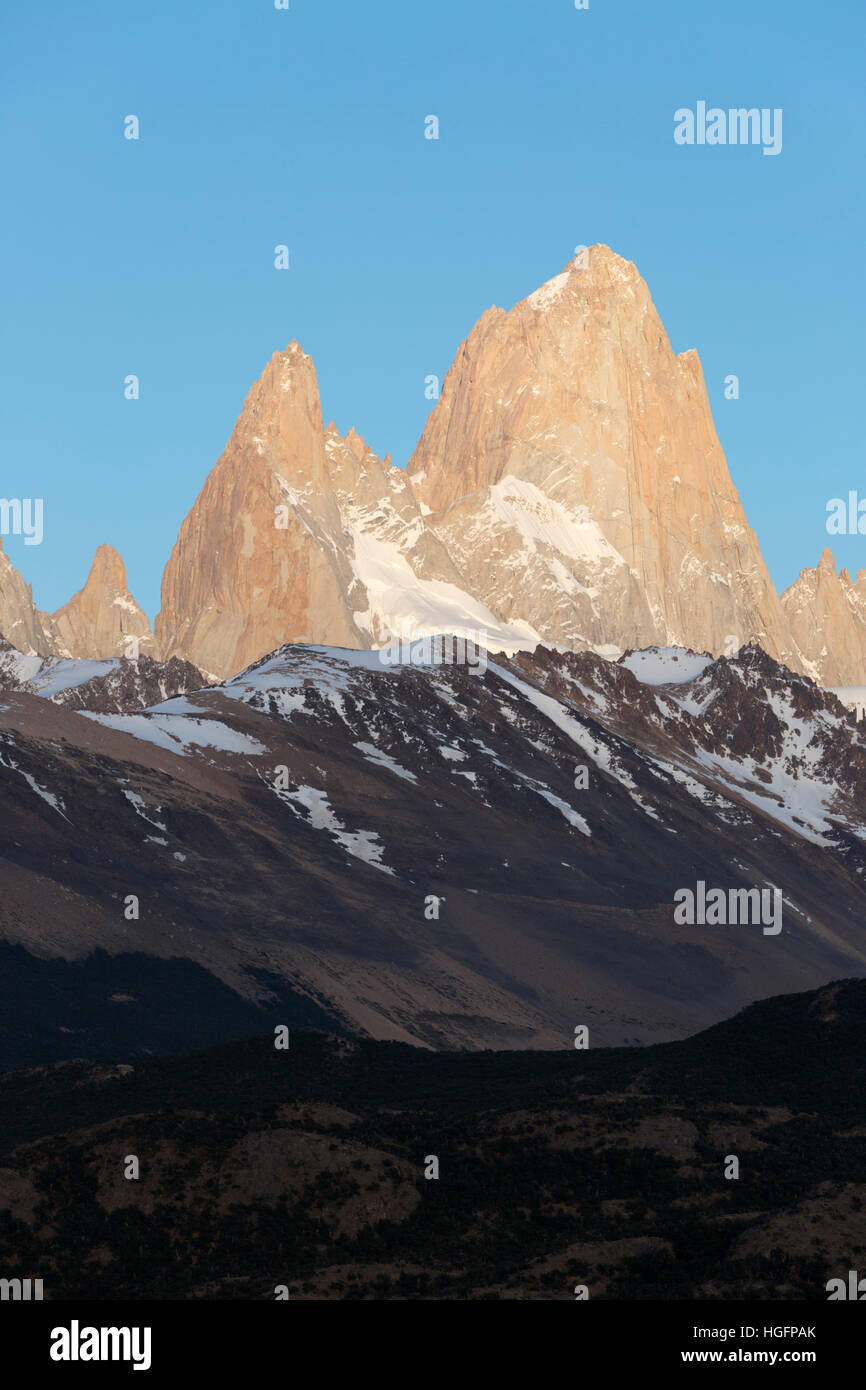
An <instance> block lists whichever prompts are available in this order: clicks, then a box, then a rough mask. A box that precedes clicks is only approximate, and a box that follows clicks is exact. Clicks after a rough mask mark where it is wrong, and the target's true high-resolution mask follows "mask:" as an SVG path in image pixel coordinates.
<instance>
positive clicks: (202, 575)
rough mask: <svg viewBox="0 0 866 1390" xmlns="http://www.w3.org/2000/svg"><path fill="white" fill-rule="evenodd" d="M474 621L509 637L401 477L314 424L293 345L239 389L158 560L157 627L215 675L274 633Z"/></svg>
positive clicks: (524, 634)
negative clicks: (233, 416) (225, 428)
mask: <svg viewBox="0 0 866 1390" xmlns="http://www.w3.org/2000/svg"><path fill="white" fill-rule="evenodd" d="M404 624H405V625H406V626H407V629H408V631H409V632H410V633H415V632H425V631H436V630H440V629H443V628H444V629H447V630H448V631H452V630H456V631H460V630H472V631H476V630H479V629H482V628H483V629H485V630H489V632H490V634H491V636H495V637H501V638H502V639H503V640H504V642H505V644H506V645H508V644H509V643H510V644H511V646H512V647H515V646H517V645H521V644H523V645H525V644H526V642H527V641H528V642H529V643H530V644H531V643H532V641H533V640H537V634H533V632H532V631H531V629H530V628H529V627H527V626H526V625H525V624H524V625H521V626H520V627H519V628H518V629H516V630H515V631H513V632H511V631H506V632H504V633H502V632H500V630H499V624H497V622H496V619H495V618H494V617H493V615H492V614H491V613H490V612H489V611H488V610H487V609H486V608H485V607H484V605H483V604H479V603H478V602H477V601H476V600H474V599H472V598H470V597H469V595H468V594H467V593H466V592H464V591H463V590H462V589H461V587H460V575H459V573H458V572H457V570H456V569H455V567H454V565H453V564H452V563H451V561H450V559H449V557H448V554H447V552H446V551H445V549H444V547H443V546H442V544H441V542H440V541H439V540H438V539H437V538H436V536H435V535H434V534H433V533H432V532H430V531H429V529H428V528H427V527H426V525H425V522H424V518H423V516H422V513H421V509H420V507H419V504H418V502H417V500H416V498H415V497H414V495H413V492H412V488H411V485H410V482H409V479H408V477H407V475H406V473H405V472H404V471H403V470H401V469H398V468H394V467H393V466H392V465H391V463H390V461H389V460H387V459H386V460H385V461H384V462H382V461H380V460H379V459H378V458H377V457H376V455H375V454H374V453H373V452H372V450H370V449H368V448H367V446H366V445H365V443H364V441H363V439H361V438H360V436H359V435H357V434H356V433H355V432H354V430H352V431H350V432H349V434H348V435H347V436H346V438H345V439H343V437H342V436H341V435H340V434H339V432H338V431H337V430H336V429H335V427H334V426H333V425H329V426H328V429H327V430H325V428H324V426H323V423H322V410H321V404H320V400H319V388H318V383H317V380H316V372H315V368H314V366H313V362H312V359H311V358H310V357H308V356H307V355H306V354H305V353H304V352H303V351H302V350H301V348H300V347H299V346H298V344H297V343H291V344H290V345H289V347H288V348H287V349H286V351H285V352H284V353H275V354H274V356H273V357H272V359H271V361H270V362H269V363H268V366H267V367H266V368H265V371H264V373H263V375H262V377H261V378H260V380H259V381H258V382H257V383H256V385H255V386H254V387H253V389H252V391H251V392H250V394H249V396H248V397H247V400H246V403H245V405H244V408H243V411H242V413H241V416H240V418H239V419H238V421H237V424H236V425H235V428H234V430H233V432H232V436H231V439H230V440H229V443H228V445H227V446H226V449H225V452H224V453H223V455H222V457H221V458H220V459H219V461H218V463H217V464H216V466H215V467H214V469H213V471H212V472H211V474H210V476H209V477H208V479H207V481H206V483H205V485H204V487H203V488H202V491H201V493H200V494H199V496H198V498H197V500H196V502H195V504H194V506H193V508H192V510H191V511H190V513H189V515H188V516H187V518H186V520H185V521H184V523H183V525H182V527H181V530H180V535H179V536H178V540H177V544H176V545H175V548H174V550H173V552H172V555H171V558H170V559H169V562H168V564H167V566H166V569H165V574H164V576H163V585H162V607H161V609H160V612H159V614H158V616H157V619H156V625H155V626H156V636H157V641H158V643H159V648H160V650H161V652H162V653H163V655H167V656H171V655H177V656H180V657H183V658H185V659H187V660H189V661H192V662H194V663H195V665H197V666H199V667H200V668H201V669H202V670H203V671H206V672H208V673H209V674H211V675H213V677H214V679H217V678H219V679H222V678H225V677H226V676H230V675H233V674H234V673H235V672H237V671H238V670H241V669H242V668H243V667H244V666H247V665H249V664H250V663H251V662H252V661H255V660H257V659H258V658H259V657H261V656H263V655H264V654H265V653H267V652H268V651H270V650H272V649H274V648H276V647H278V646H280V645H282V644H283V643H284V642H286V641H293V642H313V643H316V642H323V643H327V644H330V645H333V646H346V647H355V648H369V647H371V646H373V645H375V644H378V643H381V642H383V641H385V640H387V638H388V637H389V635H390V634H391V633H392V632H394V631H397V632H401V631H402V628H403V626H404Z"/></svg>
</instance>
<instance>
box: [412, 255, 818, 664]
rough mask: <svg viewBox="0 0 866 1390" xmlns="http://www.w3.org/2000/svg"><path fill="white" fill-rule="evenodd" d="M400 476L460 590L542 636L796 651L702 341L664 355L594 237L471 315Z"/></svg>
mask: <svg viewBox="0 0 866 1390" xmlns="http://www.w3.org/2000/svg"><path fill="white" fill-rule="evenodd" d="M584 260H585V264H584ZM409 473H410V477H411V479H412V483H413V487H414V488H415V490H416V492H417V493H418V496H419V497H420V498H421V500H422V503H423V504H424V510H425V514H426V519H427V523H428V525H429V526H430V527H431V529H433V530H434V531H435V532H436V534H437V535H438V536H439V537H440V538H441V539H442V540H443V542H444V544H445V546H446V548H447V549H448V552H449V554H450V555H451V556H452V558H453V559H454V561H455V563H456V564H457V565H458V567H459V568H460V570H461V573H462V575H463V579H464V584H465V585H466V587H467V588H469V590H470V591H471V592H472V593H473V594H475V595H476V596H477V597H479V598H481V599H482V600H483V601H484V602H485V603H486V604H488V605H489V606H490V607H491V609H492V610H493V611H494V612H495V613H496V614H497V616H499V617H501V618H507V619H511V618H513V617H514V616H517V615H519V616H520V617H521V618H522V619H525V620H527V621H529V622H530V623H531V624H532V625H533V626H535V627H536V628H537V629H538V630H539V631H540V633H541V634H542V637H543V638H544V639H545V640H546V641H548V642H550V641H553V642H558V643H563V644H564V645H566V646H568V647H572V648H574V647H585V646H587V645H606V644H612V645H614V646H617V647H620V648H622V647H641V646H647V645H650V644H652V643H661V644H662V645H684V646H693V647H697V648H698V649H699V650H703V649H705V648H706V649H707V650H709V651H712V652H714V653H716V654H718V653H720V652H722V651H724V650H726V649H727V650H729V649H730V647H731V646H732V645H733V646H739V645H741V644H742V643H744V642H746V641H748V640H751V639H753V640H755V641H757V642H759V643H760V645H761V646H762V647H763V648H764V649H765V650H766V651H768V652H770V653H771V655H773V656H775V657H777V658H778V659H780V660H784V661H786V662H787V663H788V664H789V665H790V664H793V665H795V666H796V665H799V654H798V653H797V652H796V651H792V650H790V642H789V639H788V635H787V633H786V630H785V622H784V616H783V614H782V612H781V609H780V605H779V601H778V598H777V595H776V592H775V590H774V588H773V585H772V582H771V580H770V577H769V574H768V572H767V569H766V566H765V564H764V562H763V559H762V558H761V553H760V549H759V547H758V542H757V540H756V537H755V535H754V533H753V531H752V530H751V528H750V527H749V525H748V523H747V521H746V517H745V513H744V512H743V508H742V504H741V502H740V499H739V496H738V494H737V491H736V489H735V487H734V485H733V483H732V481H731V478H730V474H729V473H728V468H727V464H726V463H725V458H724V455H723V453H722V450H721V447H720V445H719V442H718V439H717V437H716V432H715V428H714V426H713V420H712V414H711V411H710V406H709V401H708V399H707V393H706V387H705V385H704V379H703V374H702V372H701V367H700V363H699V361H698V357H697V354H696V353H695V352H693V351H690V352H685V353H682V354H681V355H680V356H676V355H675V354H674V352H673V350H672V348H671V346H670V343H669V341H668V338H667V335H666V333H665V331H664V328H663V327H662V324H661V321H660V319H659V317H658V314H657V313H656V310H655V308H654V306H653V303H652V300H651V299H650V295H649V291H648V289H647V287H646V285H645V283H644V281H643V280H642V279H641V277H640V275H639V274H638V272H637V270H636V269H635V267H634V266H633V265H632V264H631V263H630V262H629V261H625V260H623V259H622V258H621V257H620V256H617V255H615V254H614V253H613V252H612V251H610V250H609V249H608V248H607V247H605V246H595V247H593V248H592V249H591V250H588V251H586V252H584V253H581V256H579V257H578V258H577V259H576V260H575V261H573V262H572V263H571V264H570V265H568V266H566V268H565V269H564V271H563V272H562V273H561V274H560V275H557V276H556V277H555V278H554V279H553V280H550V281H549V282H548V283H547V284H546V285H543V286H542V287H541V289H539V290H536V291H535V293H534V294H531V295H530V296H529V297H528V298H527V299H524V300H523V301H521V303H519V304H517V305H516V306H515V307H514V308H513V309H512V310H511V312H510V313H506V312H505V310H503V309H490V310H488V312H487V313H486V314H484V315H483V316H482V318H481V319H480V320H479V322H478V323H477V324H476V326H475V328H474V329H473V330H472V332H471V333H470V335H469V337H468V338H467V339H466V341H465V342H464V343H462V344H461V346H460V349H459V351H458V354H457V358H456V360H455V363H454V365H453V367H452V368H451V370H450V372H449V373H448V376H447V377H446V379H445V383H444V387H443V391H442V395H441V398H440V399H439V401H438V402H437V404H436V406H435V408H434V410H433V411H432V412H431V415H430V417H429V419H428V422H427V426H426V428H425V430H424V433H423V435H422V438H421V441H420V443H419V445H418V448H417V449H416V451H415V453H414V455H413V457H412V459H411V461H410V463H409Z"/></svg>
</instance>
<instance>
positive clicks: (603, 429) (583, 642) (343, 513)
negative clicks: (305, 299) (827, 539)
mask: <svg viewBox="0 0 866 1390" xmlns="http://www.w3.org/2000/svg"><path fill="white" fill-rule="evenodd" d="M862 589H863V575H862V572H861V574H860V575H859V576H858V578H857V580H856V582H855V581H852V580H851V578H850V576H848V574H847V572H846V571H844V570H843V571H842V573H841V574H840V575H839V576H838V578H837V576H836V568H835V564H834V562H833V557H832V554H831V553H830V552H829V551H825V553H824V555H823V556H822V557H821V560H820V563H819V565H818V567H817V569H809V568H806V569H804V570H803V572H802V573H801V575H800V577H799V578H798V579H797V580H796V582H795V583H794V584H793V585H792V586H791V587H790V588H789V589H788V590H787V591H786V592H785V593H784V594H783V595H782V596H781V598H780V596H779V595H778V594H777V592H776V590H775V588H774V586H773V583H772V580H771V579H770V576H769V573H768V571H767V567H766V565H765V563H764V560H763V558H762V556H761V551H760V546H759V543H758V538H757V537H756V535H755V533H754V531H753V530H752V529H751V527H750V526H749V523H748V520H747V518H746V515H745V512H744V510H743V506H742V503H741V501H740V498H739V495H738V493H737V490H736V488H735V486H734V484H733V481H732V479H731V476H730V473H729V471H728V466H727V463H726V461H725V457H724V454H723V452H722V449H721V446H720V444H719V441H718V438H717V435H716V431H715V427H714V424H713V419H712V412H711V410H710V405H709V400H708V397H707V391H706V387H705V384H704V379H703V373H702V371H701V365H700V361H699V359H698V355H697V353H696V352H695V351H694V350H689V351H686V352H682V353H680V354H676V353H675V352H674V351H673V349H672V347H671V344H670V342H669V340H668V337H667V334H666V333H665V330H664V327H663V325H662V322H661V319H660V318H659V315H658V313H657V311H656V309H655V307H654V305H653V302H652V299H651V297H650V293H649V290H648V288H647V286H646V284H645V283H644V281H643V279H642V278H641V276H640V274H639V273H638V271H637V269H636V268H635V266H634V265H632V263H631V262H630V261H627V260H624V259H623V258H622V257H621V256H618V255H616V254H615V253H614V252H613V251H611V250H610V249H609V248H608V247H606V246H594V247H591V248H589V249H585V250H583V251H581V252H580V253H579V255H578V256H577V257H576V258H575V259H574V260H573V261H571V262H570V263H569V264H568V265H567V266H566V267H565V268H564V269H563V270H562V272H561V273H560V274H558V275H555V276H554V277H553V279H551V280H549V281H547V282H546V283H545V284H543V285H542V286H541V287H540V288H539V289H537V290H535V291H534V292H533V293H531V294H530V295H529V296H528V297H527V298H525V299H523V300H521V301H520V303H518V304H516V305H515V306H514V307H513V308H512V309H511V310H510V311H506V310H505V309H501V308H491V309H489V310H488V311H487V312H486V313H485V314H483V315H482V317H481V319H480V320H479V321H478V323H477V324H476V325H475V327H474V328H473V329H472V331H471V332H470V333H469V335H468V337H467V338H466V339H465V341H464V342H462V343H461V345H460V347H459V349H458V351H457V355H456V358H455V361H454V363H453V365H452V367H451V369H450V371H449V372H448V374H447V376H446V378H445V381H444V383H443V389H442V393H441V397H440V399H439V400H438V401H437V403H436V405H435V407H434V408H433V410H432V411H431V413H430V416H429V418H428V421H427V424H426V427H425V429H424V431H423V434H422V437H421V439H420V441H419V443H418V446H417V448H416V450H415V452H414V454H413V456H412V458H411V460H410V462H409V466H408V469H406V470H404V469H400V468H396V467H394V466H393V465H392V464H391V462H390V459H389V458H387V457H386V458H385V459H384V460H381V459H379V458H378V457H377V456H376V455H375V454H374V453H373V451H372V450H371V449H369V448H368V447H367V445H366V444H365V442H364V440H363V439H362V438H361V436H360V435H359V434H358V433H357V432H356V431H355V430H354V429H352V430H350V431H349V432H348V434H347V435H346V436H345V437H343V436H342V435H341V434H340V433H339V431H338V430H337V429H336V428H335V427H334V426H333V424H331V425H328V426H327V427H325V425H324V422H323V418H322V409H321V402H320V397H319V387H318V382H317V378H316V371H315V367H314V365H313V361H312V359H311V358H310V357H309V356H308V355H307V354H306V353H305V352H304V351H303V349H302V348H301V347H300V346H299V344H298V343H297V342H292V343H290V344H289V346H288V348H287V349H286V350H285V352H275V353H274V354H273V356H272V358H271V360H270V361H269V362H268V364H267V366H266V367H265V370H264V372H263V373H262V375H261V377H260V378H259V380H258V381H257V382H256V383H255V385H254V386H253V387H252V389H251V391H250V392H249V395H248V396H247V399H246V402H245V404H244V407H243V410H242V412H241V414H240V416H239V418H238V420H237V423H236V424H235V427H234V430H233V431H232V434H231V438H230V439H229V442H228V444H227V445H226V448H225V450H224V452H223V454H222V456H221V457H220V459H219V460H218V461H217V463H216V465H215V466H214V468H213V470H212V471H211V473H210V475H209V476H208V478H207V479H206V480H205V482H204V486H203V487H202V490H201V492H200V494H199V496H198V498H197V499H196V501H195V503H194V505H193V507H192V509H191V511H190V513H189V515H188V516H187V517H186V519H185V520H184V521H183V524H182V525H181V528H180V532H179V535H178V539H177V542H176V544H175V547H174V550H173V551H172V554H171V556H170V558H169V560H168V563H167V565H166V567H165V571H164V575H163V583H162V605H161V609H160V612H159V614H158V615H157V618H156V620H155V624H154V632H153V633H151V629H150V624H149V621H148V619H147V617H146V615H145V614H144V613H143V612H142V610H141V609H140V607H139V605H138V604H137V603H136V601H135V599H134V598H133V596H132V595H131V594H130V593H129V591H128V588H127V584H126V575H125V571H124V567H123V562H122V560H121V559H120V556H119V555H118V554H117V552H116V551H114V550H113V549H112V548H111V547H110V546H107V545H104V546H101V547H100V549H99V550H98V551H97V554H96V557H95V559H94V562H93V568H92V570H91V573H90V576H89V578H88V580H87V583H86V584H85V586H84V588H83V589H82V590H80V591H79V593H77V594H76V595H75V596H74V598H72V599H71V600H70V601H69V603H67V604H66V605H64V606H63V607H62V608H61V609H59V610H58V611H57V612H56V613H54V614H48V613H43V612H41V611H39V610H37V608H36V607H35V605H34V602H33V598H32V594H31V593H30V590H29V588H28V586H27V585H26V584H25V582H24V580H23V579H22V578H21V576H20V575H19V574H18V573H17V572H16V571H15V569H14V568H13V566H12V565H11V563H10V562H9V560H8V558H7V557H6V556H4V555H2V554H0V633H2V634H3V636H5V637H6V639H7V640H8V641H10V642H12V643H13V644H14V645H15V646H16V648H18V649H19V650H20V651H22V652H24V653H36V654H39V655H43V656H48V655H54V656H63V657H87V658H91V659H97V658H98V659H104V658H111V657H124V656H130V655H133V656H134V655H137V654H141V655H146V656H149V657H151V658H154V659H163V660H165V659H169V658H172V657H177V658H180V659H182V660H185V661H188V662H190V663H192V664H193V665H194V666H196V667H197V668H198V669H199V670H201V671H202V672H204V673H205V674H206V675H207V677H208V679H210V680H214V681H217V680H225V679H226V678H227V677H230V676H233V675H235V674H236V673H237V672H238V671H241V670H243V669H244V668H245V667H247V666H248V665H250V663H252V662H254V661H256V660H258V659H259V658H261V657H262V656H265V655H266V654H267V653H269V652H271V651H273V650H275V649H276V648H277V647H279V646H281V645H283V644H285V643H292V642H308V643H323V644H325V645H332V646H339V647H349V648H355V649H359V650H363V649H371V648H376V647H380V646H382V645H383V644H384V643H386V642H387V641H388V640H389V639H390V638H391V637H393V636H395V635H397V636H399V637H406V636H409V637H411V636H415V635H422V634H425V633H434V632H451V633H462V634H467V635H476V634H481V635H482V640H483V644H484V645H485V646H486V647H487V648H488V649H489V650H491V651H499V652H505V653H514V652H516V651H518V650H521V649H523V650H531V649H532V648H533V647H534V646H535V645H536V644H537V643H539V642H541V643H545V644H547V645H554V646H557V647H562V648H564V649H566V650H574V651H583V650H590V651H596V652H600V653H603V654H604V653H606V654H617V653H619V652H622V651H625V650H627V649H629V648H638V647H646V646H650V645H661V646H674V645H679V646H684V647H691V648H694V649H696V650H700V651H708V652H710V653H712V654H713V655H714V656H719V655H721V654H722V653H730V652H731V651H733V650H736V649H737V648H739V647H740V646H742V645H744V644H747V643H749V642H754V643H757V644H758V645H760V646H761V647H762V648H763V649H764V650H765V651H766V652H768V653H769V655H771V656H772V657H774V658H775V659H776V660H778V661H781V662H783V663H784V664H785V665H786V666H787V667H789V668H790V669H791V670H793V671H797V672H801V673H805V674H808V675H810V676H812V677H813V678H814V679H815V680H818V681H820V682H822V683H824V684H827V685H829V686H837V685H839V686H856V685H862V684H864V683H866V599H864V597H863V593H862Z"/></svg>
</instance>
